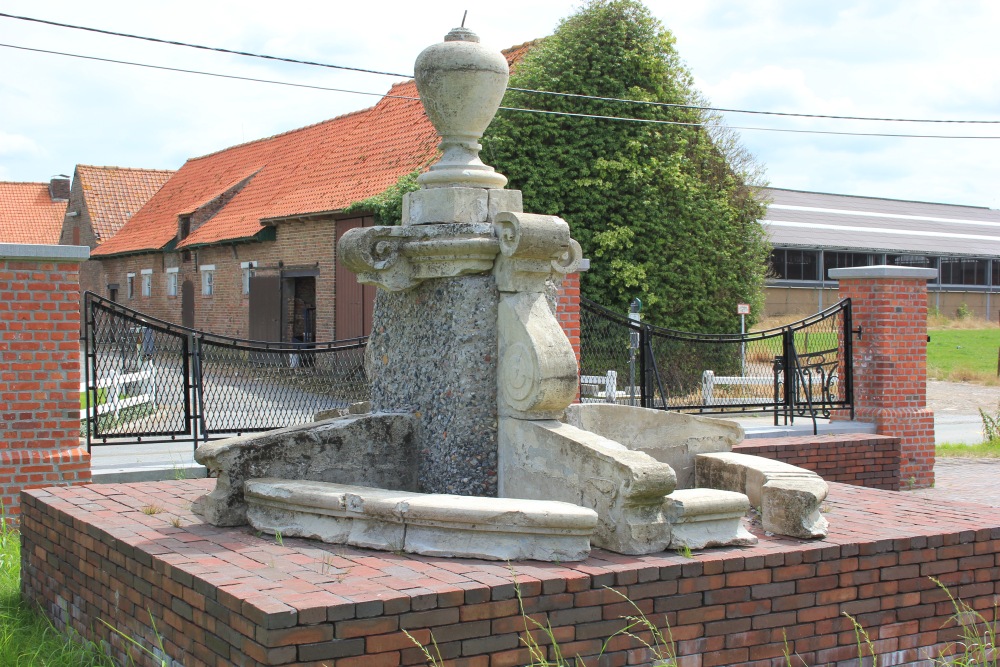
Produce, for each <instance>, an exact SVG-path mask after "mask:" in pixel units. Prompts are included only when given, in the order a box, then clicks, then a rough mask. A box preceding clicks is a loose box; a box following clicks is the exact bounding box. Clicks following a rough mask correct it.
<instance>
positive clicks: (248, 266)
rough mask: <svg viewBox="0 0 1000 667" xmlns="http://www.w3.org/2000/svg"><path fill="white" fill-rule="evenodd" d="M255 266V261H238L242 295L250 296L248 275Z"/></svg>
mask: <svg viewBox="0 0 1000 667" xmlns="http://www.w3.org/2000/svg"><path fill="white" fill-rule="evenodd" d="M256 268H257V262H255V261H250V262H240V269H242V280H243V296H250V277H251V276H253V274H254V269H256Z"/></svg>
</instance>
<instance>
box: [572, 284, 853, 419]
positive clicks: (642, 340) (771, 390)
mask: <svg viewBox="0 0 1000 667" xmlns="http://www.w3.org/2000/svg"><path fill="white" fill-rule="evenodd" d="M852 333H858V332H852V324H851V303H850V299H846V300H844V301H841V302H840V303H838V304H836V305H834V306H832V307H830V308H827V309H826V310H824V311H822V312H820V313H817V314H816V315H813V316H812V317H808V318H806V319H804V320H801V321H799V322H795V323H794V324H790V325H787V326H783V327H779V328H776V329H769V330H767V331H758V332H753V333H748V334H718V335H716V334H698V333H689V332H683V331H674V330H671V329H663V328H660V327H655V326H651V325H649V324H643V323H641V322H639V321H636V320H633V319H630V318H629V317H625V316H623V315H619V314H618V313H615V312H612V311H610V310H608V309H606V308H603V307H601V306H599V305H597V304H596V303H593V302H592V301H588V300H587V299H583V300H582V303H581V309H580V347H581V360H580V394H581V400H583V401H585V402H609V403H619V404H627V405H637V406H642V407H647V408H657V409H661V410H676V411H683V412H698V413H723V412H727V413H728V412H743V413H750V412H773V413H774V421H775V424H777V423H778V421H779V419H781V418H784V419H785V420H786V421H788V420H792V421H794V418H795V417H796V416H800V417H810V418H813V419H815V418H817V417H825V418H828V417H830V415H831V412H833V411H848V412H849V413H850V415H851V417H852V418H853V414H854V408H853V405H854V394H853V373H852V364H851V358H852V357H851V343H852V339H851V335H852Z"/></svg>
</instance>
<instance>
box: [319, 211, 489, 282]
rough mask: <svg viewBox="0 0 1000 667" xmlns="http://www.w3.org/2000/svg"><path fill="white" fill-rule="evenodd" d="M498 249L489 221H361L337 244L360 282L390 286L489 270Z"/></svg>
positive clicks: (339, 253)
mask: <svg viewBox="0 0 1000 667" xmlns="http://www.w3.org/2000/svg"><path fill="white" fill-rule="evenodd" d="M498 252H499V246H498V244H497V240H496V238H494V236H493V230H492V227H491V226H490V225H489V224H486V223H480V224H455V223H452V224H439V225H420V226H404V227H357V228H355V229H351V230H349V231H347V232H346V233H345V234H344V235H343V237H341V239H340V243H339V245H338V256H339V257H340V259H341V261H342V262H344V265H345V266H346V267H347V268H348V269H350V270H351V271H353V272H354V273H356V274H357V276H358V282H360V283H364V284H367V285H377V286H378V287H381V288H383V289H386V290H389V291H391V292H398V291H401V290H406V289H410V288H411V287H413V286H415V285H417V284H418V283H420V282H422V281H424V280H427V279H430V278H453V277H455V276H464V275H470V274H476V273H486V272H488V271H489V270H490V269H492V268H493V259H494V258H495V257H496V255H497V253H498Z"/></svg>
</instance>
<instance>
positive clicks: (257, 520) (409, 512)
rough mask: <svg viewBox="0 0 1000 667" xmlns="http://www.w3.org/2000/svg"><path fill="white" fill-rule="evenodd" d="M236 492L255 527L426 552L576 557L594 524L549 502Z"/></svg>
mask: <svg viewBox="0 0 1000 667" xmlns="http://www.w3.org/2000/svg"><path fill="white" fill-rule="evenodd" d="M243 491H244V498H245V499H246V503H247V519H248V520H249V522H250V524H251V525H252V526H253V527H254V528H256V529H257V530H261V531H263V532H266V533H271V534H275V533H280V534H281V535H282V536H285V537H291V536H294V537H306V538H312V539H319V540H322V541H323V542H328V543H331V544H348V545H351V546H356V547H363V548H366V549H380V550H383V551H407V552H410V553H416V554H422V555H425V556H455V557H463V558H483V559H487V560H524V559H531V560H544V561H577V560H583V559H584V558H586V557H587V555H588V554H589V553H590V536H591V534H592V533H593V532H594V528H595V527H596V525H597V513H596V512H594V511H593V510H589V509H586V508H583V507H579V506H577V505H571V504H569V503H562V502H553V501H538V500H521V499H514V498H487V497H481V496H454V495H445V494H423V493H413V492H409V491H390V490H387V489H376V488H371V487H365V486H352V485H347V484H333V483H329V482H309V481H297V480H284V479H274V478H264V479H251V480H248V481H247V482H246V483H245V485H244V490H243Z"/></svg>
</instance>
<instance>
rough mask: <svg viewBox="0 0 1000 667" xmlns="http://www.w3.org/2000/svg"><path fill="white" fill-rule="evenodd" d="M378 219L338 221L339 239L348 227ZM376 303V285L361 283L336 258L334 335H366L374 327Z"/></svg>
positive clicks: (346, 337)
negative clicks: (373, 318) (373, 315)
mask: <svg viewBox="0 0 1000 667" xmlns="http://www.w3.org/2000/svg"><path fill="white" fill-rule="evenodd" d="M374 224H375V219H374V218H372V217H371V216H368V217H364V218H350V219H347V220H338V221H337V243H338V244H339V243H340V237H342V236H343V235H344V233H345V232H346V231H347V230H349V229H354V228H355V227H371V226H372V225H374ZM374 307H375V287H374V286H372V285H362V284H360V283H359V282H358V279H357V276H355V275H354V273H353V272H352V271H350V270H348V269H347V268H345V267H344V266H343V265H341V263H340V262H339V261H338V262H337V296H336V308H335V310H336V314H335V322H334V324H335V326H336V327H337V330H336V332H335V333H336V335H335V338H336V339H337V340H346V339H348V338H358V337H360V336H367V335H368V334H370V333H371V331H372V313H373V312H374Z"/></svg>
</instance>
